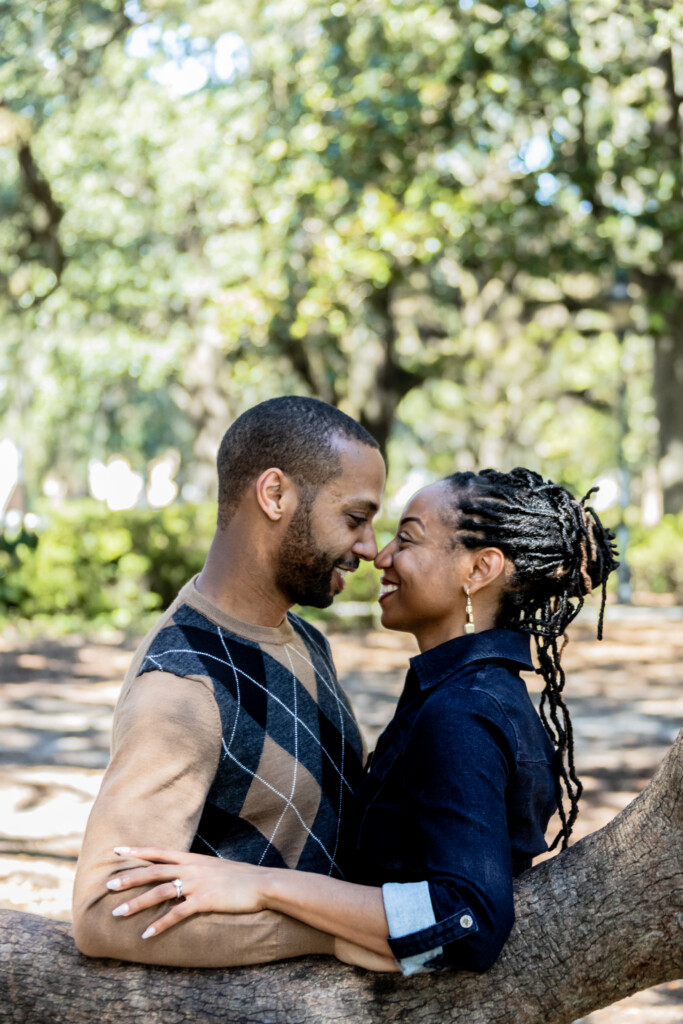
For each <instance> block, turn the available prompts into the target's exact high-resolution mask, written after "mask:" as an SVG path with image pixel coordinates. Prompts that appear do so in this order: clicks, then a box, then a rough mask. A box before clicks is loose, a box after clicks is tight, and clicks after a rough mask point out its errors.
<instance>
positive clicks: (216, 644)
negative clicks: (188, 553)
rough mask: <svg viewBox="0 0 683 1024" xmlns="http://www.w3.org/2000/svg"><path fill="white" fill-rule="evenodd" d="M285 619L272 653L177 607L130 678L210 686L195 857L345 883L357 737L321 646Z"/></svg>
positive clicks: (359, 749)
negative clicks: (285, 633)
mask: <svg viewBox="0 0 683 1024" xmlns="http://www.w3.org/2000/svg"><path fill="white" fill-rule="evenodd" d="M287 618H288V620H289V623H290V624H291V627H292V631H291V637H290V638H288V639H287V640H286V641H285V642H282V643H281V644H279V645H278V646H277V647H273V646H271V645H267V644H260V643H258V642H256V641H254V640H250V639H246V638H245V637H242V636H239V635H238V634H237V633H235V632H231V631H229V630H227V629H226V628H224V627H222V626H221V625H219V624H217V623H215V622H213V621H212V620H211V619H209V618H207V616H206V615H204V614H203V613H202V612H200V611H199V610H197V609H196V608H193V607H191V606H190V605H189V604H180V605H179V606H178V607H176V608H175V609H174V610H173V614H172V618H171V619H170V620H168V621H167V623H166V624H165V625H164V627H163V628H162V629H161V630H160V631H159V632H158V633H157V634H156V635H155V636H154V637H153V639H152V641H151V644H150V646H149V648H148V650H147V651H146V653H145V657H144V658H143V660H142V662H141V664H140V668H139V671H138V675H143V674H144V673H145V672H151V671H162V672H168V673H171V674H173V675H176V676H186V677H187V676H189V677H195V678H197V677H199V678H201V679H202V680H204V681H210V683H211V685H212V689H213V693H214V697H215V700H216V704H217V706H218V710H219V712H220V720H221V727H222V737H221V750H220V755H219V761H218V768H217V771H216V775H215V778H214V780H213V783H212V785H211V787H210V789H209V792H208V794H207V797H206V802H205V805H204V809H203V812H202V815H201V818H200V821H199V825H198V827H197V832H196V835H195V838H194V842H193V844H192V850H193V851H194V852H196V853H208V854H213V855H215V856H217V857H226V858H230V859H232V860H238V861H244V862H248V863H253V864H262V865H268V866H272V867H290V868H297V869H299V870H301V871H315V872H318V873H320V874H327V875H332V876H334V877H343V872H342V870H341V868H340V867H339V860H340V855H341V851H342V848H343V842H344V837H343V828H342V826H343V822H344V820H345V817H346V815H347V811H348V807H349V803H350V799H351V796H352V793H353V790H354V788H355V786H356V785H357V783H358V782H359V780H360V777H361V775H362V767H363V765H362V762H363V752H364V748H363V740H362V737H361V734H360V730H359V728H358V724H357V722H356V719H355V717H354V714H353V711H352V710H351V707H350V704H349V702H348V699H347V697H346V695H345V694H344V691H343V690H342V689H341V687H340V685H339V683H338V681H337V677H336V673H335V669H334V665H333V662H332V658H331V654H330V649H329V645H328V643H327V641H326V639H325V638H324V637H323V636H322V634H321V633H320V632H319V631H318V630H316V629H314V628H313V627H312V626H311V625H310V624H309V623H307V622H305V621H304V620H303V619H301V618H299V617H298V616H296V615H294V614H292V613H290V614H289V615H288V617H287ZM265 648H268V649H265ZM191 727H192V724H191V723H188V728H191Z"/></svg>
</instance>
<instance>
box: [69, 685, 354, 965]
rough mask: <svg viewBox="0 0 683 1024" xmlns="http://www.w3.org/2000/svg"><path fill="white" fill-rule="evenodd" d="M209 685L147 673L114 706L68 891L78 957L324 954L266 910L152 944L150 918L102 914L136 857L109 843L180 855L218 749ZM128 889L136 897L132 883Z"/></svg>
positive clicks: (328, 945) (189, 961)
mask: <svg viewBox="0 0 683 1024" xmlns="http://www.w3.org/2000/svg"><path fill="white" fill-rule="evenodd" d="M221 735H222V732H221V722H220V715H219V712H218V708H217V706H216V702H215V700H214V697H213V693H212V692H211V689H210V686H209V685H208V684H207V683H205V682H202V681H200V680H197V679H191V678H182V677H179V676H174V675H171V674H169V673H165V672H150V673H146V674H144V675H142V676H140V677H139V678H138V679H136V680H134V681H133V683H132V684H131V686H130V688H129V689H128V690H127V691H126V693H125V696H124V697H123V699H122V701H121V702H120V705H119V707H118V708H117V713H116V718H115V724H114V739H113V756H112V760H111V763H110V765H109V768H108V769H107V772H106V773H105V776H104V779H103V782H102V788H101V790H100V793H99V795H98V797H97V800H96V801H95V805H94V807H93V810H92V812H91V815H90V819H89V821H88V825H87V828H86V833H85V837H84V840H83V847H82V850H81V855H80V858H79V862H78V869H77V873H76V884H75V888H74V905H73V918H74V935H75V938H76V944H77V945H78V948H79V949H80V950H81V952H83V953H85V954H86V955H88V956H97V957H113V958H116V959H120V960H133V961H138V962H140V963H158V964H166V965H169V966H184V967H229V966H236V965H239V964H253V963H264V962H267V961H270V960H279V959H283V958H286V957H292V956H300V955H303V954H307V953H330V954H332V953H333V952H334V940H333V939H332V937H331V936H329V935H326V934H324V933H322V932H317V931H316V930H315V929H313V928H309V927H308V926H306V925H304V924H302V923H300V922H298V921H294V920H293V919H292V918H289V917H285V916H284V915H282V914H278V913H275V912H272V911H261V912H259V913H256V914H234V915H233V914H230V915H226V914H200V915H196V916H195V917H193V918H189V919H187V920H186V921H183V922H182V924H180V925H179V926H178V927H177V928H174V929H171V930H170V932H169V933H168V934H167V935H166V934H165V935H160V936H159V937H158V939H157V940H156V941H155V942H154V943H150V942H144V941H142V939H141V935H142V932H143V931H145V929H146V928H147V926H148V925H150V924H152V923H153V921H154V920H155V919H156V918H157V917H159V916H160V912H161V911H162V910H163V908H160V907H158V906H157V907H154V908H151V909H150V910H147V911H145V912H143V913H141V914H138V915H136V916H135V918H130V919H126V918H121V917H116V918H115V917H112V913H111V912H112V910H113V909H114V907H115V906H117V904H118V903H120V895H117V894H116V893H115V892H109V891H108V890H107V889H106V883H107V881H108V880H109V879H111V878H113V877H115V876H116V875H117V874H119V873H120V872H121V871H123V870H125V869H126V868H131V867H133V866H134V865H136V864H137V865H139V864H140V862H139V861H137V862H136V861H134V860H131V859H126V858H121V857H117V856H116V854H115V853H114V847H115V846H141V845H142V844H143V843H144V844H146V845H152V844H153V845H159V844H164V845H168V846H173V847H176V848H178V849H185V850H189V848H190V845H191V843H192V840H193V838H194V835H195V831H196V828H197V824H198V822H199V818H200V816H201V813H202V809H203V806H204V801H205V799H206V795H207V793H208V790H209V787H210V785H211V783H212V781H213V778H214V776H215V773H216V766H217V764H218V758H219V756H220V750H221ZM136 891H137V892H144V891H145V888H144V887H141V888H139V889H138V890H136Z"/></svg>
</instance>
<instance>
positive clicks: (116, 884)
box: [107, 878, 121, 889]
mask: <svg viewBox="0 0 683 1024" xmlns="http://www.w3.org/2000/svg"><path fill="white" fill-rule="evenodd" d="M120 888H121V879H120V878H112V879H111V881H109V882H107V889H120Z"/></svg>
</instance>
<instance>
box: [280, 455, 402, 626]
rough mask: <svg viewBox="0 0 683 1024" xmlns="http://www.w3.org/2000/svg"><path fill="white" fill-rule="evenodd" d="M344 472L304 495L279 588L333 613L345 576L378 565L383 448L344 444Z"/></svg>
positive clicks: (284, 551) (284, 550) (285, 549)
mask: <svg viewBox="0 0 683 1024" xmlns="http://www.w3.org/2000/svg"><path fill="white" fill-rule="evenodd" d="M336 447H337V450H338V451H339V453H340V457H341V463H342V472H341V474H340V475H339V476H336V477H334V478H333V479H332V480H330V481H329V482H328V483H327V484H325V485H324V486H323V487H321V488H320V489H319V490H318V491H317V492H316V493H315V494H313V495H306V494H303V495H302V496H301V498H300V499H299V504H298V505H297V507H296V509H295V512H294V515H293V516H292V519H291V521H290V523H289V526H288V528H287V532H286V534H285V536H284V538H283V541H282V545H281V547H280V553H279V561H278V567H277V574H276V583H277V585H278V587H279V588H280V590H282V592H283V593H285V594H287V596H288V597H289V598H290V600H291V601H293V602H295V603H296V604H304V605H313V606H314V607H315V608H327V607H328V606H329V605H330V604H332V601H333V599H334V597H335V595H336V594H339V593H341V591H342V590H343V589H344V585H345V584H344V576H343V574H344V572H345V571H350V572H353V571H355V570H356V569H357V568H358V563H359V559H361V558H363V559H365V560H366V561H372V560H373V559H374V558H375V556H376V554H377V542H376V540H375V533H374V530H373V528H372V520H373V518H374V516H375V513H376V512H377V510H378V508H379V505H380V502H381V500H382V491H383V489H384V474H385V470H384V461H383V459H382V456H381V455H380V454H379V452H378V451H377V449H375V448H369V447H368V446H367V445H364V444H360V443H356V442H354V441H346V440H341V439H339V440H338V441H337V442H336Z"/></svg>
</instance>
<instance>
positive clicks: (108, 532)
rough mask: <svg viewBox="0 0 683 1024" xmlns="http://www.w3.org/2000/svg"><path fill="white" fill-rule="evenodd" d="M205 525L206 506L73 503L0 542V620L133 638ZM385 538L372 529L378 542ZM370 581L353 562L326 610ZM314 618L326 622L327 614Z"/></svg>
mask: <svg viewBox="0 0 683 1024" xmlns="http://www.w3.org/2000/svg"><path fill="white" fill-rule="evenodd" d="M215 519H216V507H215V505H214V504H213V503H211V502H206V503H205V504H202V505H185V504H176V505H172V506H169V507H167V508H165V509H161V510H159V511H154V510H151V509H140V510H133V511H128V512H110V511H108V510H107V508H106V507H105V506H104V505H103V504H101V503H99V502H95V501H90V500H87V499H83V500H81V501H77V502H72V503H70V504H69V505H68V506H67V507H66V508H64V509H63V510H62V511H60V512H59V513H52V514H51V515H50V519H49V522H48V523H47V525H46V526H45V527H44V528H43V529H41V530H40V531H39V532H38V533H35V532H32V531H28V530H26V529H25V528H22V529H21V531H14V532H10V531H5V533H4V534H3V533H0V616H5V617H8V618H18V617H21V618H25V619H33V620H35V621H36V622H38V623H39V622H41V621H48V620H54V621H56V622H57V623H59V622H68V621H69V620H70V619H71V620H73V622H74V623H75V624H76V625H80V624H82V623H84V622H95V623H98V624H101V625H112V626H115V627H117V628H120V629H128V628H130V629H132V630H135V631H138V632H139V631H140V630H141V629H142V628H144V626H145V625H146V624H147V623H148V622H149V621H151V617H152V616H153V615H154V613H157V612H159V611H161V610H163V609H164V608H166V607H168V605H169V604H170V603H171V601H172V600H173V599H174V598H175V596H176V594H177V593H178V591H179V590H180V588H181V587H182V586H183V584H185V583H186V582H187V581H188V580H189V579H190V578H191V577H192V576H194V575H195V574H196V573H198V572H199V571H200V569H201V568H202V565H203V564H204V558H205V557H206V553H207V551H208V548H209V544H210V543H211V538H212V536H213V531H214V528H215ZM392 535H393V534H392V530H391V524H389V523H388V522H387V521H384V520H383V521H381V522H380V523H379V524H378V540H380V541H381V542H382V543H386V541H387V540H388V539H389V538H390V537H391V536H392ZM379 575H380V574H379V572H378V571H377V570H376V569H375V568H374V567H373V565H372V564H371V563H369V562H361V563H360V567H359V569H358V571H357V572H356V573H354V574H353V575H350V576H349V577H348V578H347V585H346V588H345V590H344V592H343V594H342V595H341V596H340V597H338V598H337V599H336V602H335V604H338V603H340V602H341V603H343V602H357V601H360V602H373V601H375V600H376V599H377V595H378V593H379ZM304 614H305V615H307V616H309V617H311V616H312V617H315V615H316V612H315V610H314V609H305V610H304ZM322 617H323V618H334V609H332V610H331V611H330V613H329V614H325V615H323V616H322Z"/></svg>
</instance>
